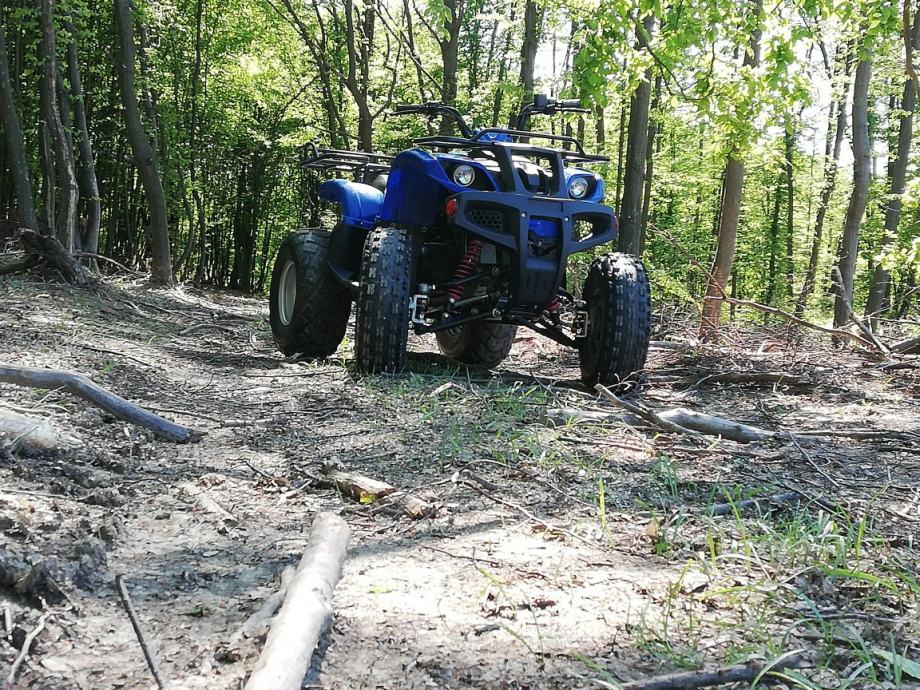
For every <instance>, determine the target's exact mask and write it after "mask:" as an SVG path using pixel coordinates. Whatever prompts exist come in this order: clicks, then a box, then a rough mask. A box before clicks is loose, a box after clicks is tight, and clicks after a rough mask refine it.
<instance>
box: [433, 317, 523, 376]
mask: <svg viewBox="0 0 920 690" xmlns="http://www.w3.org/2000/svg"><path fill="white" fill-rule="evenodd" d="M516 333H517V326H513V325H510V324H505V323H494V322H492V321H472V322H470V323H465V324H463V325H462V326H457V327H456V328H449V329H447V330H443V331H438V332H437V333H436V334H435V337H437V339H438V348H439V349H440V350H441V352H443V353H444V354H445V355H447V356H448V357H451V358H452V359H456V360H457V361H459V362H463V363H464V364H469V365H472V366H479V367H486V368H487V369H492V368H493V367H497V366H498V365H499V364H501V363H502V361H504V359H505V357H507V356H508V353H509V352H511V345H512V343H514V336H515V334H516Z"/></svg>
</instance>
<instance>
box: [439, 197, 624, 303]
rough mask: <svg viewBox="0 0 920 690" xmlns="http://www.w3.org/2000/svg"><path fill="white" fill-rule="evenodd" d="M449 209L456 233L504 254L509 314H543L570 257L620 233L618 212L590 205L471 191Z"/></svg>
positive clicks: (455, 198)
mask: <svg viewBox="0 0 920 690" xmlns="http://www.w3.org/2000/svg"><path fill="white" fill-rule="evenodd" d="M454 201H455V202H456V206H455V207H454V203H453V202H454ZM451 207H453V208H451ZM448 208H449V209H450V211H451V212H449V213H448V222H449V224H450V225H451V226H452V227H454V228H456V229H460V230H463V231H465V232H467V233H469V234H470V235H472V236H474V237H477V238H479V239H481V240H485V241H486V242H490V243H492V244H494V245H495V246H496V247H497V248H498V249H499V251H500V252H501V251H502V250H503V252H502V253H503V254H504V255H505V256H506V257H507V258H506V261H507V266H508V277H509V281H508V282H509V284H508V294H509V302H508V304H507V308H508V309H509V310H510V311H512V312H518V313H531V314H539V313H540V312H541V311H542V310H543V309H544V308H545V307H546V306H547V305H548V304H549V303H550V302H552V301H553V300H554V299H555V298H556V295H557V291H558V290H559V287H560V285H561V284H562V282H563V280H564V278H565V268H566V265H567V263H568V258H569V256H571V255H572V254H575V253H577V252H583V251H587V250H589V249H592V248H594V247H596V246H598V245H601V244H606V243H607V242H612V241H613V240H614V239H615V238H616V233H617V220H616V216H615V215H614V213H613V210H612V209H611V208H610V207H609V206H605V205H604V204H595V203H591V202H587V201H576V200H573V199H561V198H555V197H548V196H532V195H527V194H520V193H514V192H486V191H472V190H471V191H468V192H461V193H459V194H455V195H453V196H451V197H449V198H448Z"/></svg>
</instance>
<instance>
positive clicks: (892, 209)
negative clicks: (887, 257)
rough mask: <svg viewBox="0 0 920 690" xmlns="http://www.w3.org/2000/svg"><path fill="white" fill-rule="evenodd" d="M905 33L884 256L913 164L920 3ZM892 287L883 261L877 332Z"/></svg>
mask: <svg viewBox="0 0 920 690" xmlns="http://www.w3.org/2000/svg"><path fill="white" fill-rule="evenodd" d="M903 31H904V63H905V72H906V76H905V78H904V88H903V92H902V95H901V104H900V106H901V107H900V109H899V110H900V114H899V115H898V143H897V149H896V150H895V155H894V156H893V157H892V158H891V159H890V161H889V163H888V197H887V200H886V203H885V232H884V235H883V236H882V245H881V249H882V251H883V252H884V251H885V249H886V248H887V247H888V246H889V245H890V244H891V243H892V242H893V241H894V239H895V237H897V232H898V225H899V224H900V220H901V197H902V195H903V194H904V188H905V186H906V183H907V166H908V163H909V161H910V148H911V144H912V142H913V135H914V129H913V127H914V110H915V109H916V107H917V83H916V81H915V78H914V76H912V75H911V72H912V71H913V59H914V57H913V53H914V50H917V49H920V3H918V4H917V7H916V10H915V13H914V21H913V26H911V24H910V2H909V0H905V4H904V26H903ZM890 284H891V271H890V269H889V268H888V267H887V265H886V264H885V262H884V261H880V262H879V263H877V264H876V266H875V272H874V274H873V276H872V287H871V289H870V290H869V299H868V301H867V302H866V314H868V315H869V317H870V319H871V323H872V327H873V329H877V328H878V326H879V319H878V316H879V315H880V314H881V313H883V312H884V311H885V310H886V309H887V308H888V299H889V293H890V289H891V285H890Z"/></svg>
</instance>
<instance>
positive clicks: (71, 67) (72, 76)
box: [64, 16, 102, 254]
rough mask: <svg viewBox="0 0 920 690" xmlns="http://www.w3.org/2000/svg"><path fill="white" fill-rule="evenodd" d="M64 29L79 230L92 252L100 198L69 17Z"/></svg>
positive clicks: (95, 249) (96, 248)
mask: <svg viewBox="0 0 920 690" xmlns="http://www.w3.org/2000/svg"><path fill="white" fill-rule="evenodd" d="M64 27H65V29H66V30H67V37H68V38H67V77H68V80H69V81H70V97H71V100H72V101H73V112H74V124H75V126H76V130H77V136H78V141H79V150H80V165H79V167H78V169H77V173H78V174H77V181H78V182H79V185H80V196H81V197H82V198H83V201H84V203H85V204H86V219H85V221H84V223H83V228H82V231H81V233H80V244H81V248H82V250H83V251H84V252H89V253H91V254H95V253H97V252H98V251H99V226H100V223H101V220H102V204H101V201H102V200H101V199H100V198H99V183H98V181H97V179H96V164H95V158H94V155H93V143H92V139H91V138H90V134H89V125H88V123H87V117H86V102H85V98H84V93H83V78H82V75H81V74H80V61H79V59H78V53H77V32H76V29H75V28H74V24H73V19H72V16H68V17H67V18H66V20H65V22H64Z"/></svg>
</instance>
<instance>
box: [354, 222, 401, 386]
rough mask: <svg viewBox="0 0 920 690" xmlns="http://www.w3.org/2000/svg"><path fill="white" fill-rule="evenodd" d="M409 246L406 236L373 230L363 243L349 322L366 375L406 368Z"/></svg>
mask: <svg viewBox="0 0 920 690" xmlns="http://www.w3.org/2000/svg"><path fill="white" fill-rule="evenodd" d="M414 275H415V242H414V240H413V238H412V235H410V234H409V232H407V231H406V230H402V229H400V228H393V227H385V228H375V229H374V230H372V231H371V233H370V234H369V235H368V236H367V240H365V242H364V256H363V258H362V261H361V287H360V289H359V291H358V301H357V320H356V322H355V358H356V360H357V364H358V368H359V369H360V370H361V371H364V372H367V373H387V374H395V373H398V372H400V371H402V369H403V367H405V365H406V343H407V341H408V338H409V300H410V299H411V297H412V282H413V279H414Z"/></svg>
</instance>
